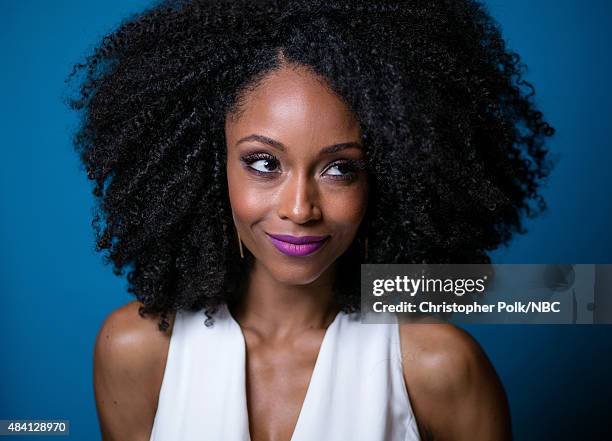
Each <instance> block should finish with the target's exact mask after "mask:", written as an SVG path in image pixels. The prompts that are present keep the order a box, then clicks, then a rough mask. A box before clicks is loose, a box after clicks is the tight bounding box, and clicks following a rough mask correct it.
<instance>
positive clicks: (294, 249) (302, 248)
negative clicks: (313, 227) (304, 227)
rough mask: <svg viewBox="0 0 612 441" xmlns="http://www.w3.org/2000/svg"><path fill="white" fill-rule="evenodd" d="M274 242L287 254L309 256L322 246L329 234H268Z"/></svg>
mask: <svg viewBox="0 0 612 441" xmlns="http://www.w3.org/2000/svg"><path fill="white" fill-rule="evenodd" d="M266 234H267V236H268V237H269V238H270V240H271V241H272V244H273V245H274V246H275V247H276V248H277V249H278V250H279V251H280V252H281V253H283V254H285V255H287V256H307V255H309V254H312V253H314V252H315V251H317V250H318V249H319V248H321V247H322V246H323V245H324V244H325V243H326V242H327V239H328V238H329V236H299V237H296V236H289V235H284V234H268V233H266Z"/></svg>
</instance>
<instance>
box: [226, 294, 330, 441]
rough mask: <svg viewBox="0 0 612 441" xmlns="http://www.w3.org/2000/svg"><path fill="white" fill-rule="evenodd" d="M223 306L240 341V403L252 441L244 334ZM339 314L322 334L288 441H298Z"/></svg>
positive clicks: (249, 439) (248, 436)
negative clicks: (241, 382) (242, 405)
mask: <svg viewBox="0 0 612 441" xmlns="http://www.w3.org/2000/svg"><path fill="white" fill-rule="evenodd" d="M224 306H225V312H226V313H227V316H228V317H229V320H230V322H231V324H232V325H233V326H234V328H235V329H236V330H237V331H238V335H239V338H240V339H241V342H242V349H243V352H242V355H243V357H242V358H243V363H242V364H243V366H242V372H243V384H242V388H241V389H242V392H243V397H244V400H242V402H243V403H244V415H245V416H246V431H247V440H248V441H252V438H251V427H250V422H251V421H250V416H249V406H248V403H247V387H246V381H247V366H246V351H247V346H246V338H245V337H244V333H243V332H242V328H241V327H240V324H239V323H238V322H237V321H236V319H235V318H234V316H233V315H232V313H231V312H230V310H229V307H228V306H227V305H224ZM340 314H342V311H338V313H337V314H336V316H335V317H334V319H333V320H332V322H331V323H330V324H329V326H328V327H327V328H326V329H325V333H324V334H323V339H322V340H321V345H320V346H319V351H318V353H317V359H316V361H315V365H314V368H313V370H312V373H311V375H310V380H309V381H308V386H307V388H306V395H305V396H304V400H303V401H302V405H301V407H300V411H299V413H298V417H297V421H296V423H295V426H294V428H293V432H292V433H291V437H290V438H289V441H298V438H297V437H298V436H299V433H300V426H301V425H303V424H304V423H302V420H303V419H304V413H305V410H306V411H308V409H309V402H310V401H312V398H310V397H311V395H312V394H313V392H312V384H313V383H314V382H315V380H316V379H317V378H318V373H319V371H320V370H321V367H320V365H321V359H322V358H323V354H324V351H325V350H326V348H327V346H328V345H327V344H326V343H327V341H328V340H329V338H328V336H329V334H330V331H331V330H332V329H334V327H335V326H336V324H337V323H338V321H339V320H338V319H339V317H340Z"/></svg>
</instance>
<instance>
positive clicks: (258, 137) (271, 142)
mask: <svg viewBox="0 0 612 441" xmlns="http://www.w3.org/2000/svg"><path fill="white" fill-rule="evenodd" d="M249 141H257V142H261V143H262V144H267V145H269V146H270V147H273V148H275V149H277V150H280V151H282V152H284V151H285V145H284V144H283V143H282V142H280V141H277V140H275V139H272V138H268V137H267V136H262V135H249V136H245V137H244V138H241V139H240V140H238V142H237V143H236V145H238V144H240V143H243V142H249ZM350 148H358V149H360V150H363V146H362V145H361V143H359V142H342V143H339V144H333V145H329V146H327V147H323V148H322V149H321V151H320V153H335V152H338V151H340V150H344V149H350Z"/></svg>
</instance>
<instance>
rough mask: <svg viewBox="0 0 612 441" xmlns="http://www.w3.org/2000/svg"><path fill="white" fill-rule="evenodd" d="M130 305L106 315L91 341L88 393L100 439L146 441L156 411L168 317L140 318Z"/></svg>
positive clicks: (136, 305) (136, 308)
mask: <svg viewBox="0 0 612 441" xmlns="http://www.w3.org/2000/svg"><path fill="white" fill-rule="evenodd" d="M140 306H141V303H139V302H137V301H132V302H130V303H128V304H126V305H124V306H122V307H120V308H118V309H116V310H114V311H113V312H112V313H110V314H109V315H108V317H107V318H106V319H105V320H104V323H103V324H102V326H101V328H100V331H99V332H98V335H97V337H96V343H95V348H94V390H95V395H96V408H97V410H98V418H99V421H100V429H101V431H102V437H103V439H104V440H105V441H109V440H119V439H133V440H148V439H149V437H150V431H151V428H152V425H153V419H154V417H155V412H156V409H157V401H158V397H159V390H160V388H161V382H162V379H163V374H164V370H165V365H166V359H167V355H168V348H169V344H170V337H171V333H172V325H173V321H174V316H173V315H169V317H168V321H169V323H170V326H169V328H168V329H167V330H166V331H163V332H162V331H160V330H159V329H158V321H159V317H158V316H155V315H146V316H141V315H140V314H139V308H140Z"/></svg>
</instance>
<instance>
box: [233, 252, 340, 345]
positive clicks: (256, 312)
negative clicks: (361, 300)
mask: <svg viewBox="0 0 612 441" xmlns="http://www.w3.org/2000/svg"><path fill="white" fill-rule="evenodd" d="M334 275H335V265H332V266H331V267H330V268H328V269H327V270H326V271H325V272H324V273H323V274H322V275H321V276H320V277H319V278H317V279H316V280H315V281H313V282H311V283H308V284H305V285H290V284H286V283H283V282H280V281H278V280H276V279H274V278H273V277H272V274H270V272H269V271H268V270H267V268H265V267H263V265H261V264H259V263H258V262H257V261H256V262H255V264H254V267H253V268H252V270H251V272H250V274H249V278H248V282H247V284H246V290H245V293H244V295H243V297H242V299H241V300H240V302H239V304H237V305H235V308H232V309H233V312H232V315H233V316H234V318H235V319H236V321H237V322H238V323H240V326H241V327H242V328H245V329H250V330H253V331H255V332H257V333H258V334H259V335H262V336H266V337H268V338H285V337H287V336H290V335H292V334H298V333H301V332H303V331H304V330H307V329H326V328H327V327H328V326H329V325H330V324H331V322H332V321H333V320H334V318H335V317H336V314H337V313H338V311H339V308H338V306H337V304H336V303H335V301H334V299H333V291H332V286H333V280H334Z"/></svg>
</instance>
